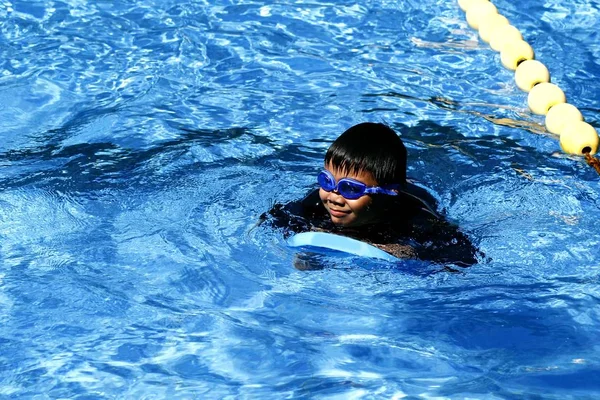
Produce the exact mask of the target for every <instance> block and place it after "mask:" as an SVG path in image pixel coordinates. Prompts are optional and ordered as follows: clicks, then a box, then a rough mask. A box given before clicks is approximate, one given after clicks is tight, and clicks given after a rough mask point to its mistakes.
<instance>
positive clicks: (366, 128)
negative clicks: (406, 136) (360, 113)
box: [325, 122, 406, 186]
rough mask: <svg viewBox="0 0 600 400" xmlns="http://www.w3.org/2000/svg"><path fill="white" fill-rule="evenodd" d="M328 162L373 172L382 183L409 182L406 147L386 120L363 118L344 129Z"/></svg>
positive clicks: (329, 152)
mask: <svg viewBox="0 0 600 400" xmlns="http://www.w3.org/2000/svg"><path fill="white" fill-rule="evenodd" d="M325 165H330V166H331V167H333V168H335V169H339V170H340V171H343V172H349V173H358V172H367V173H370V174H372V175H373V178H375V180H376V181H377V183H378V184H379V185H381V186H383V185H389V184H400V185H404V184H405V183H406V147H404V143H402V140H401V139H400V137H399V136H398V135H396V132H394V131H393V130H392V129H391V128H389V127H388V126H386V125H384V124H379V123H373V122H363V123H361V124H358V125H354V126H353V127H351V128H350V129H348V130H347V131H345V132H344V133H342V134H341V135H340V137H338V138H337V139H336V140H335V141H334V142H333V144H332V145H331V146H330V147H329V149H328V150H327V154H325Z"/></svg>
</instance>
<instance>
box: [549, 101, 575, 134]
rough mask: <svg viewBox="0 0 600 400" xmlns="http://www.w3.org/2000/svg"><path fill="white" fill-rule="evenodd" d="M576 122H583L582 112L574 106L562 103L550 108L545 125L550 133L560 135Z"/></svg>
mask: <svg viewBox="0 0 600 400" xmlns="http://www.w3.org/2000/svg"><path fill="white" fill-rule="evenodd" d="M576 121H583V115H582V114H581V111H579V110H578V109H577V107H575V106H574V105H572V104H569V103H560V104H557V105H555V106H553V107H550V110H548V114H546V120H545V124H546V129H547V130H548V132H550V133H554V134H555V135H560V134H561V132H562V130H563V127H565V126H567V125H569V124H571V123H573V122H576Z"/></svg>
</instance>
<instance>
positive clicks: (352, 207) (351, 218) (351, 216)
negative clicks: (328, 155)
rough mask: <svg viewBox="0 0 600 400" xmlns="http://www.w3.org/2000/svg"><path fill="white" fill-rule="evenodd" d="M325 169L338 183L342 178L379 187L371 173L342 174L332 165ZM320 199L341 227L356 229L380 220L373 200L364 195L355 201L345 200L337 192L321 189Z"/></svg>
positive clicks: (335, 222)
mask: <svg viewBox="0 0 600 400" xmlns="http://www.w3.org/2000/svg"><path fill="white" fill-rule="evenodd" d="M325 169H326V170H327V171H329V172H331V174H332V175H333V177H334V178H335V181H336V182H339V180H340V179H342V178H352V179H355V180H357V181H360V182H362V183H364V184H365V185H367V186H377V181H376V180H375V178H374V177H373V175H372V174H371V173H370V172H365V171H361V172H360V173H358V174H353V173H347V172H342V171H341V170H339V169H337V168H333V167H332V166H331V165H325ZM319 197H320V198H321V201H322V202H323V205H324V206H325V209H326V210H327V212H329V216H330V217H331V221H332V222H333V223H334V224H336V225H339V226H343V227H354V226H360V225H366V224H369V223H372V222H375V220H377V219H378V217H380V216H379V213H378V212H377V210H376V207H372V206H373V198H372V197H371V196H369V195H364V196H362V197H359V198H358V199H355V200H349V199H346V198H344V197H343V196H342V195H340V194H339V193H337V192H336V191H331V192H327V191H325V190H324V189H323V188H320V189H319Z"/></svg>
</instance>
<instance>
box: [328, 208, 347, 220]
mask: <svg viewBox="0 0 600 400" xmlns="http://www.w3.org/2000/svg"><path fill="white" fill-rule="evenodd" d="M329 213H330V214H331V215H332V216H334V217H336V218H342V217H345V216H346V215H348V212H345V211H340V210H334V209H331V208H330V209H329Z"/></svg>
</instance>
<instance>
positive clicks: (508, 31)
mask: <svg viewBox="0 0 600 400" xmlns="http://www.w3.org/2000/svg"><path fill="white" fill-rule="evenodd" d="M458 5H459V6H460V8H461V9H462V10H463V11H464V12H465V14H466V19H467V23H468V24H469V26H470V27H471V28H473V29H475V30H477V31H478V33H479V37H480V38H481V40H483V41H484V42H486V43H488V44H489V45H490V47H491V48H492V49H493V50H495V51H497V52H498V53H500V61H501V63H502V65H503V66H504V67H505V68H507V69H509V70H512V71H515V76H514V78H515V83H516V85H517V87H519V89H521V90H523V91H524V92H527V93H528V95H527V105H528V106H529V109H530V110H531V112H533V113H534V114H537V115H545V121H544V122H545V127H546V130H547V131H548V132H550V133H552V134H553V135H556V136H558V139H559V143H560V147H561V148H562V150H563V151H564V152H565V153H567V154H573V155H579V156H582V155H583V156H584V157H585V160H586V161H587V163H588V164H589V165H590V166H592V167H593V168H594V169H595V170H596V171H597V172H598V174H600V160H598V159H597V158H595V157H594V156H593V155H594V154H595V153H596V151H598V143H599V142H600V139H599V137H598V132H597V131H596V129H595V128H594V127H593V126H592V125H590V124H589V123H587V122H585V120H584V117H583V114H582V113H581V111H579V109H577V107H575V106H574V105H572V104H569V103H567V99H566V96H565V93H564V92H563V91H562V89H560V88H559V87H558V86H557V85H555V84H553V83H551V82H550V72H549V71H548V68H547V67H546V66H545V65H544V64H543V63H541V62H540V61H538V60H535V52H534V50H533V48H532V47H531V45H530V44H529V43H527V42H526V41H525V40H524V39H523V35H522V34H521V32H520V31H519V30H518V29H517V28H516V27H514V26H513V25H511V24H510V21H509V20H508V18H506V17H505V16H504V15H501V14H500V13H499V12H498V9H497V8H496V6H495V5H494V4H492V3H491V2H490V1H489V0H458Z"/></svg>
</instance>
